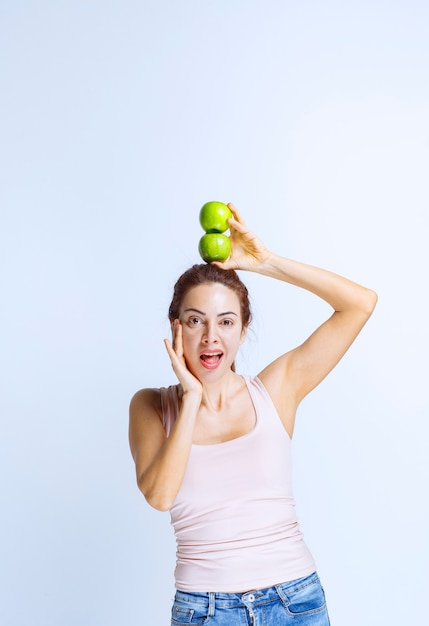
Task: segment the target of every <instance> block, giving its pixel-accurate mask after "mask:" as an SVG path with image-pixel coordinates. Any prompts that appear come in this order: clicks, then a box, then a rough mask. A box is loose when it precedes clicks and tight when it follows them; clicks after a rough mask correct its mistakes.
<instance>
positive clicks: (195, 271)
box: [168, 263, 252, 327]
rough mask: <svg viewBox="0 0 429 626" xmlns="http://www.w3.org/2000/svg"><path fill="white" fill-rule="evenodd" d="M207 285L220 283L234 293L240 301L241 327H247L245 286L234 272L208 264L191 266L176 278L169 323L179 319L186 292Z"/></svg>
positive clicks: (247, 301) (249, 317)
mask: <svg viewBox="0 0 429 626" xmlns="http://www.w3.org/2000/svg"><path fill="white" fill-rule="evenodd" d="M207 283H220V284H221V285H224V286H225V287H228V288H229V289H232V291H234V293H235V294H236V295H237V297H238V299H239V301H240V310H241V321H242V323H243V326H244V327H247V326H248V325H249V324H250V320H251V318H252V313H251V310H250V302H249V293H248V291H247V287H246V285H245V284H244V283H243V282H242V281H241V280H240V278H239V277H238V274H237V273H236V272H235V271H234V270H223V269H221V268H220V267H217V265H211V264H210V263H202V264H201V265H193V266H192V267H190V268H189V269H188V270H186V272H184V273H183V274H182V275H181V276H180V277H179V278H178V280H177V282H176V284H175V285H174V293H173V299H172V301H171V304H170V308H169V310H168V318H169V320H170V322H173V321H174V320H175V319H177V318H178V317H179V309H180V306H181V304H182V301H183V298H184V297H185V296H186V294H187V293H188V291H189V290H190V289H192V288H193V287H198V285H204V284H207Z"/></svg>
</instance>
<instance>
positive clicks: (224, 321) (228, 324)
mask: <svg viewBox="0 0 429 626" xmlns="http://www.w3.org/2000/svg"><path fill="white" fill-rule="evenodd" d="M221 323H222V326H233V325H234V322H233V321H232V320H229V319H224V320H222V322H221Z"/></svg>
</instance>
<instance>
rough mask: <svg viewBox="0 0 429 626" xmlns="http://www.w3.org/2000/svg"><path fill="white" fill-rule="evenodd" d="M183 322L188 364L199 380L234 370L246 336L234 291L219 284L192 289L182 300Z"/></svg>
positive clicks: (181, 315) (181, 314)
mask: <svg viewBox="0 0 429 626" xmlns="http://www.w3.org/2000/svg"><path fill="white" fill-rule="evenodd" d="M180 322H181V324H182V329H183V352H184V356H185V360H186V364H187V366H188V368H189V369H190V370H191V372H192V373H193V374H194V375H195V376H197V378H199V379H200V378H207V375H208V374H210V378H213V376H214V374H215V373H216V374H224V373H225V372H227V371H229V370H230V369H231V365H232V363H233V361H234V359H235V356H236V354H237V350H238V348H239V346H240V345H241V343H242V342H243V341H244V337H245V335H246V329H245V328H243V324H242V320H241V309H240V301H239V299H238V296H237V294H236V293H235V292H234V291H232V290H231V289H229V288H228V287H225V286H224V285H222V284H220V283H206V284H203V285H199V286H198V287H193V288H192V289H190V290H189V291H188V293H187V294H186V296H185V298H184V299H183V302H182V306H181V309H180ZM216 378H217V376H216Z"/></svg>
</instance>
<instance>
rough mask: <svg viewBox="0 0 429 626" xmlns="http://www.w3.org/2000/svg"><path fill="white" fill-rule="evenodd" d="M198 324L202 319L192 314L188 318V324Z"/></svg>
mask: <svg viewBox="0 0 429 626" xmlns="http://www.w3.org/2000/svg"><path fill="white" fill-rule="evenodd" d="M199 324H202V320H201V319H200V318H199V317H196V316H195V315H193V316H192V317H190V318H189V319H188V325H189V326H198V325H199Z"/></svg>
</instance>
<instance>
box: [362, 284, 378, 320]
mask: <svg viewBox="0 0 429 626" xmlns="http://www.w3.org/2000/svg"><path fill="white" fill-rule="evenodd" d="M377 301H378V295H377V293H376V292H375V291H373V290H372V289H366V298H365V312H366V313H367V315H368V317H370V315H371V314H372V312H373V311H374V309H375V305H376V304H377Z"/></svg>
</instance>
